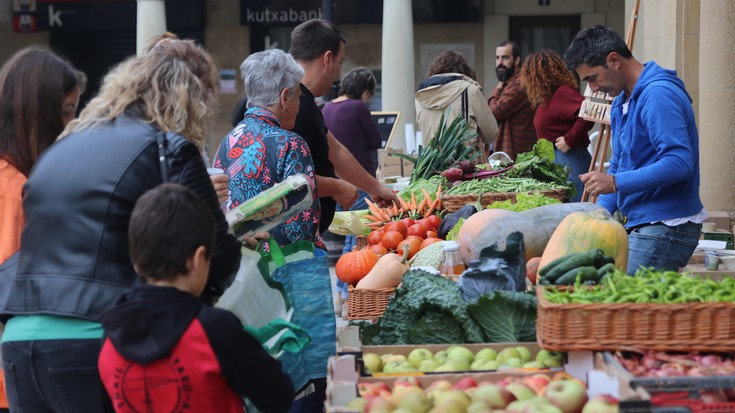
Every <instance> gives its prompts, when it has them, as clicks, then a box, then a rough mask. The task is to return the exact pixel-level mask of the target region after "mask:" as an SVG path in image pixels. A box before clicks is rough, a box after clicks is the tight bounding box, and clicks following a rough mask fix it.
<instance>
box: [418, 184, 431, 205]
mask: <svg viewBox="0 0 735 413" xmlns="http://www.w3.org/2000/svg"><path fill="white" fill-rule="evenodd" d="M421 192H423V193H424V199H425V200H426V204H427V205H431V204H432V203H433V202H434V200H433V199H431V195H429V192H428V191H427V190H426V189H425V188H421Z"/></svg>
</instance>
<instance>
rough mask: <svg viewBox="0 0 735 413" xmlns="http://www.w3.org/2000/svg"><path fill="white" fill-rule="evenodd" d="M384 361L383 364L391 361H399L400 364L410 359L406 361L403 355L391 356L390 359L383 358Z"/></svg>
mask: <svg viewBox="0 0 735 413" xmlns="http://www.w3.org/2000/svg"><path fill="white" fill-rule="evenodd" d="M381 358H382V359H383V364H387V363H390V362H391V361H397V362H399V363H403V362H407V361H408V359H406V356H404V355H403V354H390V355H389V356H388V357H385V358H383V357H381Z"/></svg>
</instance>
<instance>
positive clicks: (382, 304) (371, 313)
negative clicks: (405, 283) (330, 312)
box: [347, 285, 396, 320]
mask: <svg viewBox="0 0 735 413" xmlns="http://www.w3.org/2000/svg"><path fill="white" fill-rule="evenodd" d="M347 291H348V296H347V319H348V320H375V319H376V318H379V317H380V316H382V315H383V311H385V308H386V307H388V301H390V299H391V298H392V297H393V293H394V292H395V291H396V289H395V288H392V287H390V288H376V289H374V290H371V289H359V290H358V289H356V288H355V287H353V286H351V285H350V286H349V287H347Z"/></svg>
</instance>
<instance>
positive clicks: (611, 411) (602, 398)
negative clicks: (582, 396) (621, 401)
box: [582, 394, 618, 413]
mask: <svg viewBox="0 0 735 413" xmlns="http://www.w3.org/2000/svg"><path fill="white" fill-rule="evenodd" d="M582 413H618V399H616V398H614V397H612V396H610V395H609V394H601V395H599V396H595V397H593V398H591V399H590V400H589V401H588V402H587V403H585V405H584V408H583V409H582Z"/></svg>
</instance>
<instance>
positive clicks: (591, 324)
mask: <svg viewBox="0 0 735 413" xmlns="http://www.w3.org/2000/svg"><path fill="white" fill-rule="evenodd" d="M544 288H553V287H541V286H539V287H537V290H536V292H537V296H538V318H537V320H536V337H537V340H538V343H539V345H540V346H541V347H543V348H545V349H549V350H559V351H572V350H661V351H723V352H732V351H735V303H723V302H711V303H685V304H635V303H621V304H552V303H550V302H549V301H548V300H546V298H545V296H544Z"/></svg>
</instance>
